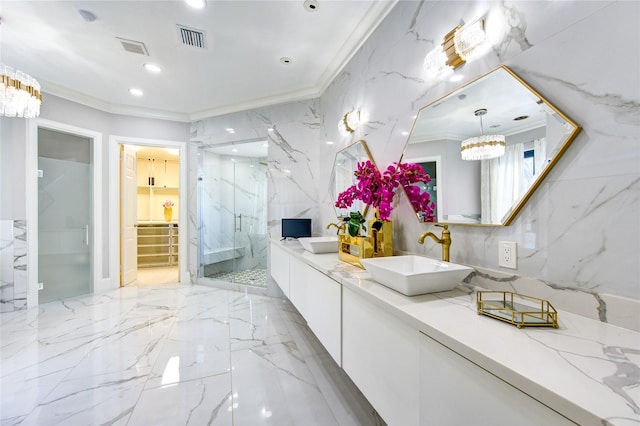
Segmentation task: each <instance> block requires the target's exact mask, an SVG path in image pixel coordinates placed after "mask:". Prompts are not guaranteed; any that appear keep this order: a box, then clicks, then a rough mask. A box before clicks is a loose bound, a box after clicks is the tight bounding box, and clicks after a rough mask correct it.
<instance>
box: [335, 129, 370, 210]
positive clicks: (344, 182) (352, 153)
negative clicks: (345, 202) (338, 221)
mask: <svg viewBox="0 0 640 426" xmlns="http://www.w3.org/2000/svg"><path fill="white" fill-rule="evenodd" d="M367 160H369V161H371V162H372V163H373V164H374V165H375V161H373V157H372V156H371V152H370V151H369V148H368V147H367V144H366V142H365V141H364V140H359V141H357V142H354V143H352V144H351V145H349V146H347V147H346V148H343V149H341V150H340V151H338V152H336V157H335V160H334V162H333V169H332V170H331V177H330V178H329V194H330V196H331V201H332V203H333V208H334V209H335V211H336V217H338V218H344V217H348V216H349V212H352V211H359V212H361V213H362V215H363V216H365V217H366V215H367V210H368V208H369V206H368V205H366V204H364V203H363V202H362V201H360V200H354V201H353V205H352V206H351V207H350V208H348V209H341V208H338V207H336V200H337V199H338V195H339V194H340V193H341V192H343V191H344V190H345V189H347V188H349V187H350V186H351V185H354V184H356V183H357V182H356V178H355V176H354V175H353V172H354V171H355V170H356V169H357V168H358V163H362V162H365V161H367Z"/></svg>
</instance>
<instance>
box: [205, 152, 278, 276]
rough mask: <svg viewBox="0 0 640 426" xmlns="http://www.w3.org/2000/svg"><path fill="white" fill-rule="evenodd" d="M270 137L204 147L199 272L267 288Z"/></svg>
mask: <svg viewBox="0 0 640 426" xmlns="http://www.w3.org/2000/svg"><path fill="white" fill-rule="evenodd" d="M265 145H266V141H251V142H247V143H234V144H228V145H222V146H214V147H208V148H202V149H201V150H200V174H199V179H198V181H199V182H198V183H199V186H198V199H199V203H198V205H199V215H198V217H199V225H200V226H199V229H200V239H199V240H200V268H199V271H200V272H199V276H200V277H206V278H213V279H216V280H220V281H226V282H231V283H236V284H244V285H251V286H256V287H265V286H266V270H267V241H268V239H267V163H266V147H265Z"/></svg>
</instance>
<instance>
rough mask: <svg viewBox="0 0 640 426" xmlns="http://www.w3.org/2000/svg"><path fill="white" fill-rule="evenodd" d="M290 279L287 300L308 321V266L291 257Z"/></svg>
mask: <svg viewBox="0 0 640 426" xmlns="http://www.w3.org/2000/svg"><path fill="white" fill-rule="evenodd" d="M290 268H291V280H290V281H289V300H291V303H293V306H295V307H296V309H297V310H298V312H300V314H301V315H302V316H303V317H304V319H305V320H306V321H307V323H308V322H309V303H308V299H309V297H308V295H307V292H308V287H309V284H308V281H307V276H306V273H307V268H308V266H307V265H306V264H305V263H304V262H302V261H301V260H298V259H296V258H295V257H293V256H292V257H291V263H290Z"/></svg>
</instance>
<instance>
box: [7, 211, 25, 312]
mask: <svg viewBox="0 0 640 426" xmlns="http://www.w3.org/2000/svg"><path fill="white" fill-rule="evenodd" d="M26 308H27V225H26V221H24V220H2V221H0V312H12V311H15V310H22V309H26Z"/></svg>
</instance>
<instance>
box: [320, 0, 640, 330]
mask: <svg viewBox="0 0 640 426" xmlns="http://www.w3.org/2000/svg"><path fill="white" fill-rule="evenodd" d="M478 16H484V17H485V18H486V24H487V30H488V32H490V34H491V36H492V37H493V39H494V40H495V39H496V37H495V36H496V32H497V33H498V34H499V35H500V36H501V41H500V42H496V43H495V44H494V49H493V50H492V51H491V52H489V53H488V54H487V55H485V56H484V57H482V58H480V59H479V60H477V61H475V62H472V63H468V64H465V65H464V66H462V67H461V68H459V69H458V70H456V72H455V73H456V74H460V75H462V76H463V79H462V81H461V82H458V83H451V82H449V81H448V80H447V81H429V80H427V79H425V77H424V72H423V69H422V60H423V58H424V56H425V54H426V53H427V52H428V51H429V50H430V49H431V48H432V47H433V46H434V45H435V44H437V43H439V42H440V41H441V39H442V37H443V35H444V34H445V33H446V32H448V31H449V30H450V29H451V28H453V27H454V26H455V25H457V24H458V23H460V22H461V21H469V20H471V19H472V18H474V17H478ZM639 21H640V4H639V3H637V2H625V1H619V2H590V1H572V2H567V1H531V2H520V1H513V2H512V1H505V2H498V1H489V2H471V1H467V2H465V1H456V2H447V1H442V2H409V1H400V2H399V3H398V4H397V6H396V7H395V8H394V10H392V11H391V13H390V14H389V16H388V17H387V18H386V19H385V21H384V22H383V23H382V24H381V25H380V27H379V28H378V30H377V31H376V32H374V34H373V35H372V36H371V37H370V38H369V40H368V41H367V43H365V45H364V46H363V47H362V48H361V50H360V51H359V52H358V54H356V55H355V56H354V58H353V59H352V60H351V62H350V63H349V64H348V66H347V67H345V69H344V70H343V71H342V73H341V74H340V76H339V77H338V78H337V79H336V81H335V82H334V83H333V84H332V85H331V86H330V87H329V88H328V89H327V90H326V92H325V93H324V94H323V95H322V98H321V111H322V113H323V117H324V118H325V123H324V124H325V126H324V127H323V130H324V131H325V135H324V136H323V137H324V138H326V139H336V140H340V141H341V143H340V144H337V145H333V146H326V145H321V147H324V149H323V150H322V151H321V155H320V160H321V163H320V173H321V176H320V178H321V181H324V182H326V181H328V178H329V171H328V168H329V166H330V160H329V159H330V158H331V157H332V155H333V154H334V153H335V151H336V150H338V149H340V148H342V147H344V146H345V145H346V144H347V143H348V142H349V140H345V139H344V138H342V139H339V138H340V133H339V131H338V129H337V126H334V125H332V124H333V123H335V122H337V120H338V117H340V116H341V114H344V112H345V111H346V110H348V109H350V108H351V107H353V106H358V107H360V108H362V109H363V110H365V111H366V112H367V113H368V115H369V123H368V124H367V125H366V126H365V127H364V128H362V129H361V130H359V131H358V134H356V136H355V137H356V138H363V139H365V140H366V141H367V144H368V146H369V148H370V149H371V151H372V153H373V156H374V158H375V160H376V161H377V162H378V163H379V165H381V166H383V167H384V166H386V165H387V164H389V163H390V162H393V161H397V160H398V159H399V158H400V154H401V152H402V147H403V145H404V143H405V140H406V136H402V134H401V132H402V131H408V130H410V126H411V123H412V119H411V117H412V116H413V115H414V114H415V113H416V111H417V110H418V108H420V107H421V106H423V105H426V104H428V103H429V102H431V101H433V100H435V99H437V98H439V97H440V96H442V95H444V94H446V93H448V92H450V91H452V90H454V89H455V88H456V87H458V86H459V85H462V84H464V83H465V82H467V81H469V80H472V79H474V78H476V77H477V76H479V75H482V74H483V73H485V72H487V71H489V70H490V69H492V68H494V67H496V66H498V65H501V64H504V65H507V66H509V67H511V68H512V69H513V70H514V71H515V72H516V73H518V74H519V75H520V76H521V77H522V78H523V79H524V80H525V81H527V82H528V83H529V84H531V85H532V86H533V87H534V88H536V89H537V90H538V91H540V92H541V93H542V94H543V95H544V96H545V97H547V98H548V99H550V100H551V101H552V102H553V103H554V104H555V105H557V106H558V107H559V108H560V109H561V110H563V111H564V112H565V113H567V114H568V115H569V116H570V117H571V118H573V119H574V120H576V121H577V122H578V123H579V124H580V125H581V126H582V127H583V131H582V133H581V134H580V135H579V136H578V138H577V139H576V140H575V141H574V143H573V145H572V146H571V147H570V149H569V150H568V151H567V153H566V154H565V155H564V157H563V158H562V159H561V160H560V162H559V163H558V164H557V165H556V167H555V169H554V170H553V171H552V173H551V174H550V175H549V176H548V177H547V179H546V180H545V182H544V184H543V185H542V187H541V188H540V189H539V190H538V191H537V193H536V194H535V195H534V196H533V197H532V199H531V200H530V201H529V202H528V203H527V205H526V207H525V208H524V210H523V211H522V212H521V213H520V215H519V217H518V218H517V219H516V221H515V222H514V223H513V224H512V225H511V226H509V227H489V228H485V227H468V226H452V227H451V232H452V239H453V245H452V248H451V258H452V261H454V262H460V263H465V264H469V265H473V266H476V267H479V268H480V270H481V271H482V277H484V278H482V279H480V275H478V276H476V277H475V278H473V279H472V280H471V281H472V282H473V283H476V284H483V285H489V282H494V283H496V285H499V283H501V282H505V276H507V277H512V278H510V280H511V281H512V282H513V281H519V282H520V284H521V285H519V286H518V289H519V290H520V291H522V292H525V293H527V292H529V293H530V292H535V293H537V294H539V295H540V294H541V295H544V296H545V297H548V298H550V299H551V300H554V301H555V302H557V303H559V304H560V305H561V307H562V308H563V309H569V310H573V311H578V312H579V313H582V314H585V315H588V316H591V317H594V318H599V319H601V320H603V321H613V320H614V318H616V319H619V318H625V319H624V320H622V322H623V323H624V324H625V325H626V326H632V327H634V328H639V327H640V318H639V317H638V315H639V314H638V312H639V310H638V309H637V302H638V299H640V282H639V280H640V278H639V277H640V269H639V268H640V266H639V264H640V262H639V261H638V259H639V257H638V256H639V254H640V220H638V218H639V217H640V211H639V210H640V197H639V196H638V195H639V191H638V189H639V188H640V179H639V178H640V130H639V129H640V127H639V125H640V112H639V111H640V109H639V106H640V103H639V99H640V94H639V84H640V79H639V78H638V75H640V66H639V60H640V58H639V55H638V52H640V46H639V44H640V34H639V32H638V25H637V23H638V22H639ZM497 28H499V29H500V30H499V31H496V29H497ZM620 34H626V35H628V36H624V37H620ZM620 57H623V58H624V60H622V61H621V60H620V59H617V58H620ZM332 214H333V212H332V209H331V207H330V206H327V205H323V218H325V221H329V220H331V219H332V218H333V217H332ZM393 219H394V220H395V222H396V223H395V224H394V229H395V230H396V233H395V235H394V237H395V246H396V248H398V249H401V250H405V251H408V252H414V253H419V254H425V255H427V256H430V257H438V256H439V255H440V247H437V246H436V245H435V244H430V243H426V244H425V245H424V246H423V245H419V244H418V243H417V237H418V235H420V233H422V232H424V230H426V229H433V228H432V227H430V226H426V225H420V224H419V223H417V221H416V220H415V219H414V218H413V212H412V210H411V209H410V206H409V204H408V202H407V200H406V199H404V196H401V197H400V200H399V205H398V208H397V209H396V210H395V211H394V215H393ZM500 240H508V241H516V242H517V243H518V248H519V252H518V270H517V271H510V270H501V269H502V268H500V267H498V264H497V261H498V256H497V252H498V248H497V244H498V241H500ZM530 241H534V242H535V243H534V244H525V242H530ZM523 283H526V284H525V285H522V284H523ZM609 295H613V296H609ZM620 296H621V297H622V298H629V299H631V300H630V301H629V300H625V299H621V298H620ZM618 302H621V303H622V304H619V303H618ZM625 302H630V303H625ZM633 302H635V303H633ZM607 304H609V305H611V304H615V306H617V307H620V309H622V311H621V312H615V313H614V312H611V311H610V310H607ZM609 307H611V306H609ZM630 309H633V310H630ZM616 322H617V320H616Z"/></svg>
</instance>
